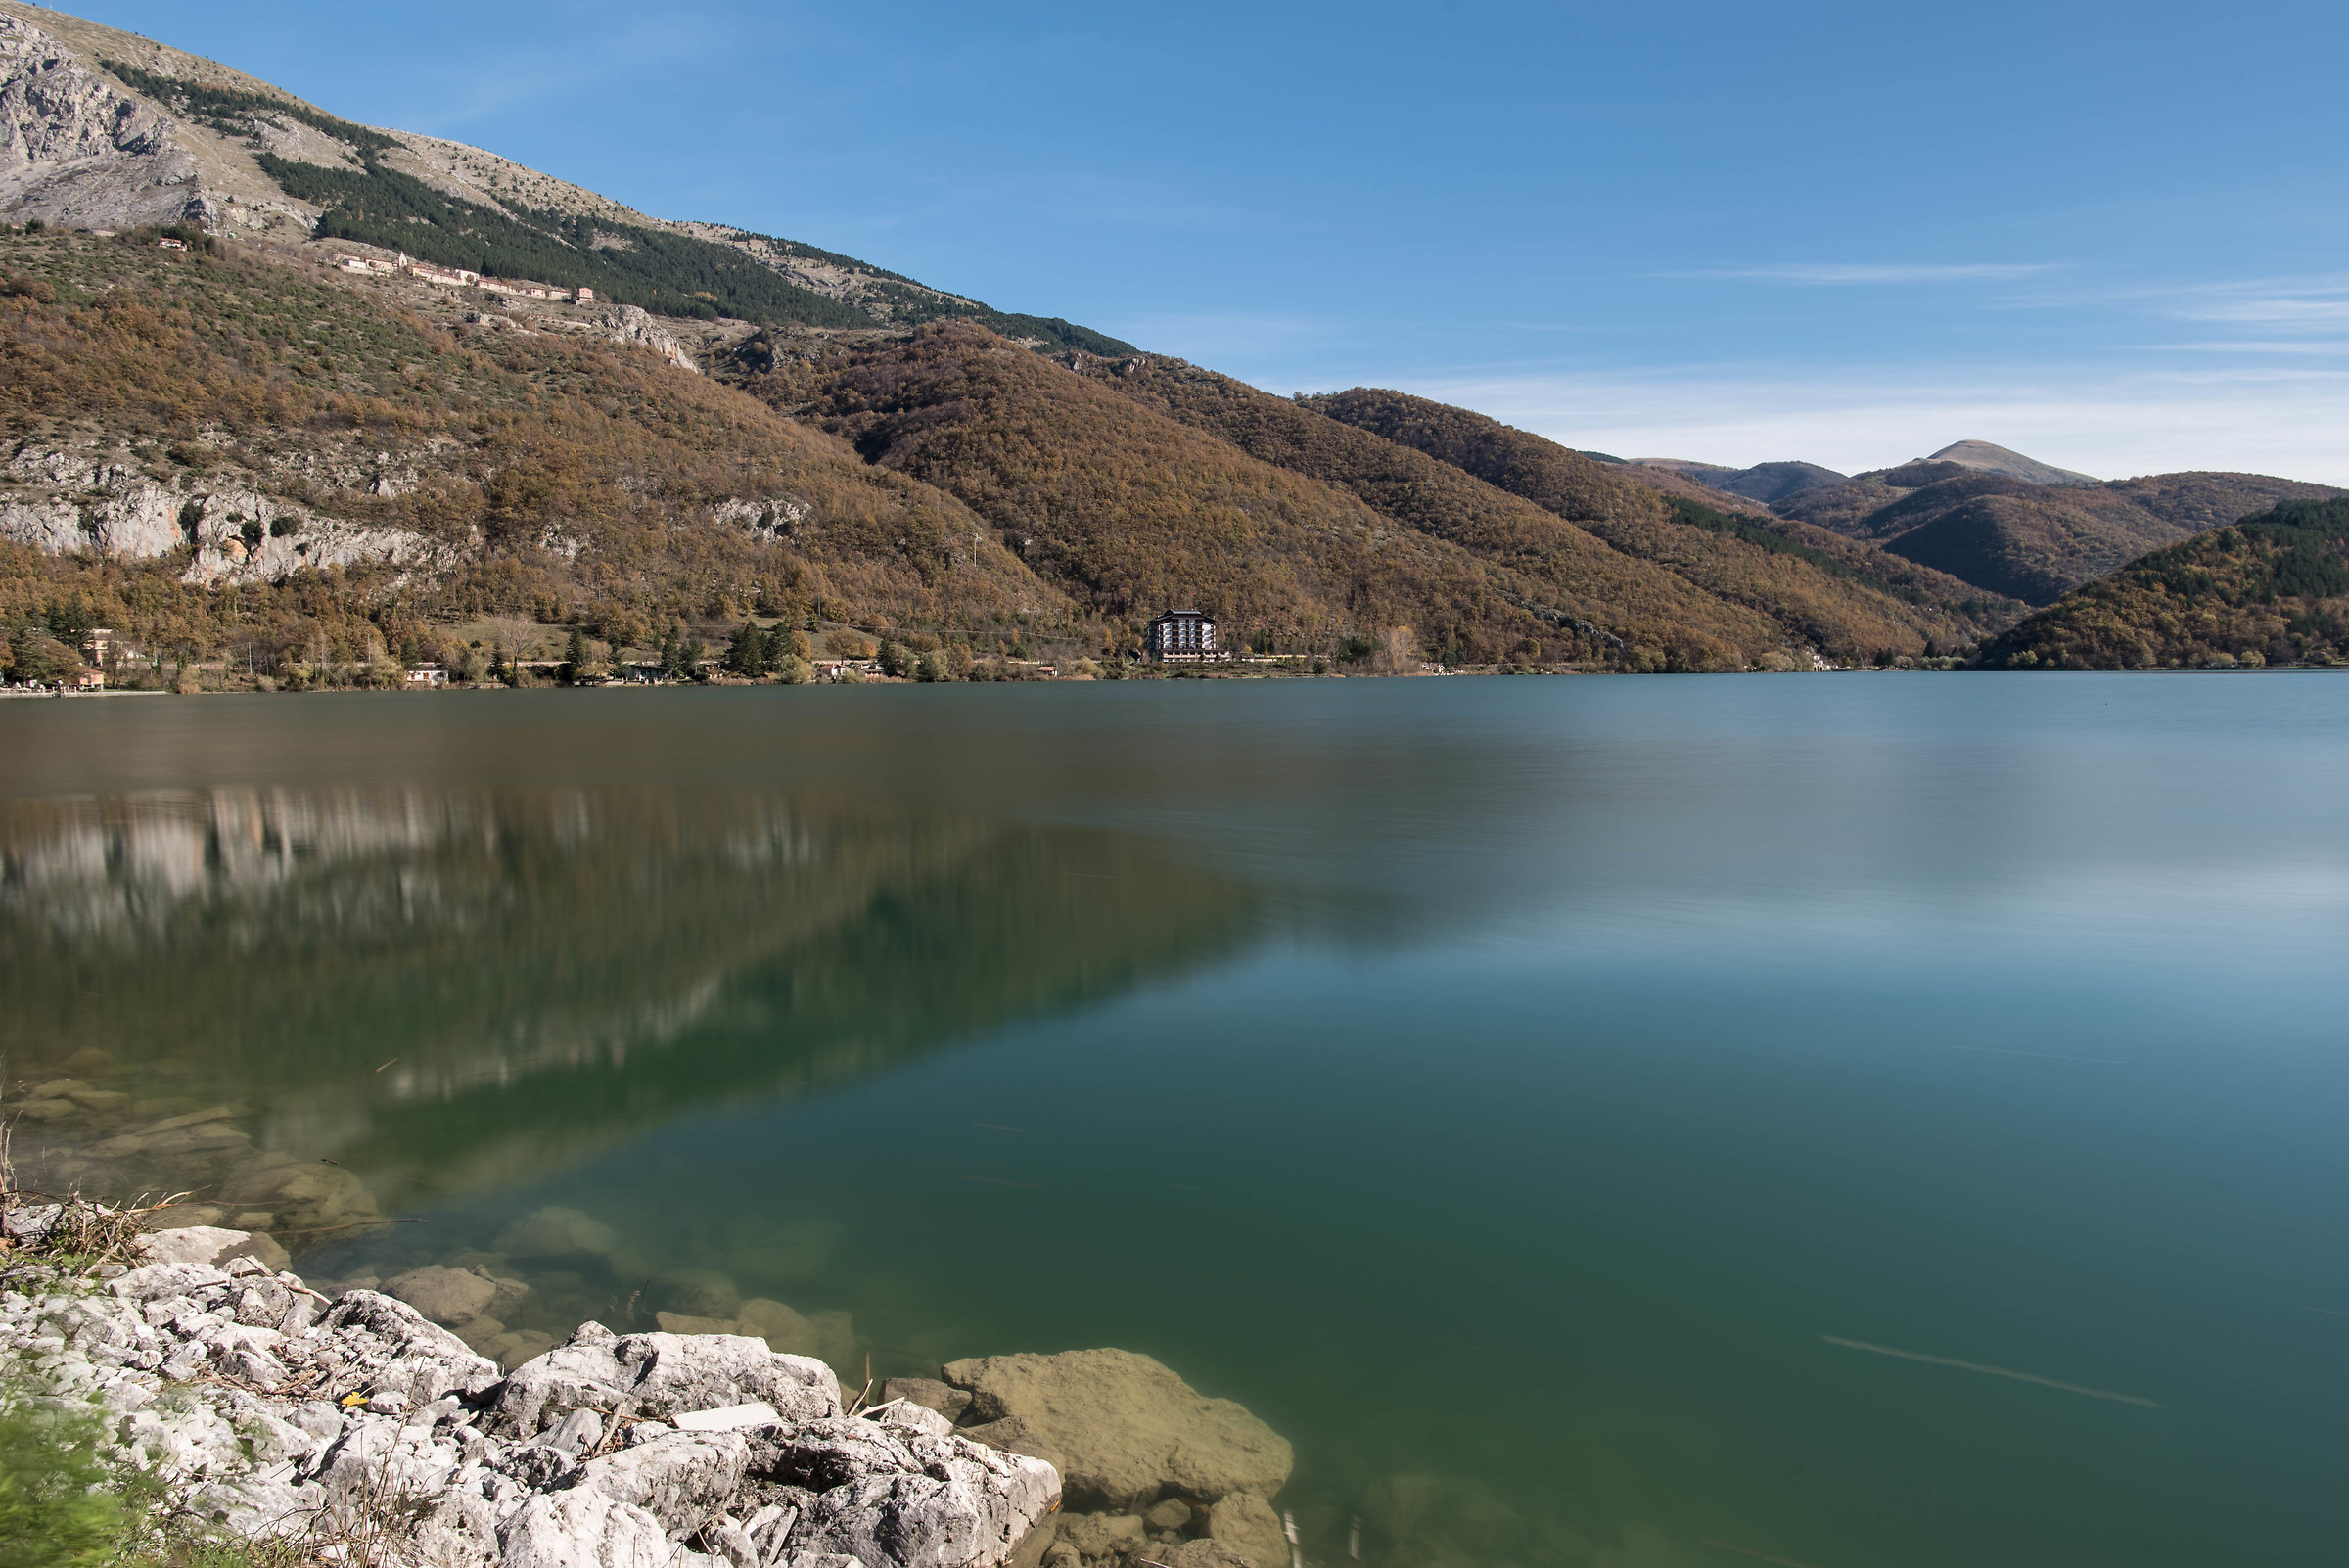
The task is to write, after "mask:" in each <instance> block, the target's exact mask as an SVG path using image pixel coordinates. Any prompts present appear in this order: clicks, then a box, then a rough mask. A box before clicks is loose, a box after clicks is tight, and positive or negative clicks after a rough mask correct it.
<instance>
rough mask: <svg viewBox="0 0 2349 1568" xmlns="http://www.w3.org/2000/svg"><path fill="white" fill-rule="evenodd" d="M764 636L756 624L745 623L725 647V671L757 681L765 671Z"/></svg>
mask: <svg viewBox="0 0 2349 1568" xmlns="http://www.w3.org/2000/svg"><path fill="white" fill-rule="evenodd" d="M767 668H768V667H767V658H766V636H765V634H764V633H763V632H761V631H760V629H759V627H758V625H757V623H753V622H749V621H745V622H744V623H742V629H741V630H740V631H737V632H735V633H734V640H733V641H732V642H730V643H728V644H727V645H726V669H729V670H731V671H733V672H734V673H735V674H737V675H744V676H747V677H749V678H750V679H752V680H757V679H758V678H759V677H760V676H761V675H763V674H765V673H766V671H767Z"/></svg>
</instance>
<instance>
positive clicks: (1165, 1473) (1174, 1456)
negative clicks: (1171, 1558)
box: [944, 1350, 1294, 1514]
mask: <svg viewBox="0 0 2349 1568" xmlns="http://www.w3.org/2000/svg"><path fill="white" fill-rule="evenodd" d="M944 1377H945V1381H946V1382H947V1383H949V1384H951V1385H952V1386H954V1387H955V1388H958V1389H962V1390H964V1391H966V1392H967V1393H969V1395H970V1396H971V1403H970V1408H969V1410H968V1411H967V1412H966V1413H965V1415H964V1425H965V1426H966V1428H968V1429H969V1430H970V1432H971V1435H973V1436H981V1437H982V1441H990V1440H993V1439H1000V1440H1002V1443H1003V1446H1005V1447H1010V1448H1013V1449H1015V1450H1017V1451H1018V1452H1022V1453H1034V1454H1039V1455H1042V1456H1044V1457H1047V1458H1049V1459H1050V1460H1051V1462H1052V1463H1053V1464H1054V1465H1055V1466H1056V1467H1057V1468H1058V1469H1059V1470H1060V1472H1061V1477H1062V1482H1063V1484H1064V1485H1065V1486H1066V1487H1067V1489H1068V1494H1069V1499H1070V1503H1071V1505H1072V1506H1076V1507H1084V1508H1098V1509H1103V1510H1106V1511H1108V1512H1110V1513H1113V1514H1123V1513H1131V1512H1136V1511H1138V1510H1139V1509H1140V1508H1141V1507H1144V1506H1147V1505H1148V1504H1150V1503H1153V1502H1156V1501H1157V1500H1159V1499H1161V1498H1163V1497H1180V1498H1187V1499H1193V1500H1195V1501H1200V1502H1210V1503H1212V1502H1214V1501H1216V1500H1217V1499H1221V1498H1224V1497H1227V1496H1229V1495H1231V1494H1233V1493H1248V1494H1250V1495H1251V1496H1254V1497H1258V1498H1269V1497H1271V1496H1272V1495H1273V1494H1274V1493H1277V1492H1278V1491H1279V1490H1280V1489H1281V1487H1282V1485H1283V1484H1285V1483H1286V1482H1287V1480H1288V1478H1289V1470H1290V1467H1291V1465H1292V1464H1293V1462H1294V1454H1293V1453H1292V1452H1291V1451H1290V1448H1289V1445H1288V1442H1287V1440H1286V1439H1284V1438H1282V1437H1281V1436H1280V1435H1279V1434H1278V1433H1276V1432H1274V1431H1273V1430H1272V1429H1271V1428H1270V1427H1268V1426H1267V1425H1265V1423H1264V1422H1262V1421H1260V1420H1258V1419H1257V1418H1256V1417H1255V1416H1253V1415H1251V1414H1249V1413H1248V1412H1247V1411H1246V1410H1245V1409H1243V1408H1241V1407H1239V1406H1237V1405H1234V1404H1233V1403H1232V1402H1231V1401H1229V1400H1211V1399H1208V1398H1206V1397H1204V1396H1203V1395H1200V1394H1198V1393H1197V1392H1195V1391H1194V1390H1193V1389H1192V1388H1191V1387H1190V1385H1188V1384H1187V1383H1185V1382H1183V1381H1182V1379H1181V1378H1179V1377H1177V1376H1175V1375H1174V1372H1173V1371H1171V1370H1170V1369H1168V1368H1167V1367H1166V1366H1163V1365H1161V1364H1160V1363H1159V1362H1157V1361H1155V1360H1151V1359H1150V1358H1149V1357H1147V1356H1137V1355H1135V1354H1133V1353H1132V1352H1130V1351H1121V1350H1091V1351H1070V1352H1067V1353H1066V1354H1064V1355H1059V1356H990V1357H985V1358H981V1359H977V1360H962V1361H954V1362H951V1363H949V1364H948V1365H947V1366H946V1368H945V1371H944ZM1014 1422H1016V1423H1017V1424H1018V1425H1017V1430H1014V1429H1013V1428H1012V1427H1011V1426H1010V1425H1009V1423H1014ZM982 1434H986V1435H985V1436H982Z"/></svg>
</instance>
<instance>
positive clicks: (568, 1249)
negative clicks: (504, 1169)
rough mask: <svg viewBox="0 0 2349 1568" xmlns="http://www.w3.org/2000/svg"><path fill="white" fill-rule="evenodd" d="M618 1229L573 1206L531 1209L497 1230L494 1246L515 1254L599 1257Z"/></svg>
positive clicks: (616, 1242) (612, 1243)
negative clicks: (572, 1207) (569, 1207)
mask: <svg viewBox="0 0 2349 1568" xmlns="http://www.w3.org/2000/svg"><path fill="white" fill-rule="evenodd" d="M619 1245H620V1232H619V1231H617V1230H614V1229H613V1228H612V1227H611V1226H610V1225H608V1224H605V1223H604V1222H602V1221H601V1220H597V1219H595V1218H593V1217H592V1216H589V1215H585V1214H581V1213H580V1212H579V1211H578V1210H576V1209H563V1208H552V1207H550V1208H545V1209H537V1210H533V1211H531V1212H530V1213H529V1214H526V1215H524V1216H523V1217H522V1218H521V1219H519V1220H516V1221H514V1222H512V1223H511V1224H509V1225H507V1226H506V1227H505V1228H504V1229H503V1230H501V1231H499V1232H498V1233H497V1239H496V1241H495V1242H493V1243H492V1246H493V1247H494V1248H495V1250H497V1251H499V1252H502V1253H508V1254H511V1255H512V1256H514V1257H516V1258H602V1257H606V1256H608V1255H609V1254H610V1253H611V1252H612V1251H613V1249H614V1248H616V1247H618V1246H619Z"/></svg>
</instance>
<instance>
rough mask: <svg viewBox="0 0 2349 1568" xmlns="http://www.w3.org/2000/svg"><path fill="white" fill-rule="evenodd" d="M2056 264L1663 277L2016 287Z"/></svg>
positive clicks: (1810, 266)
mask: <svg viewBox="0 0 2349 1568" xmlns="http://www.w3.org/2000/svg"><path fill="white" fill-rule="evenodd" d="M2060 265H2062V263H2061V262H2056V261H1951V262H1936V261H1920V262H1908V261H1788V262H1783V263H1780V264H1777V265H1773V266H1723V267H1697V268H1690V269H1687V270H1682V271H1676V272H1657V273H1651V274H1650V276H1652V277H1659V278H1731V279H1742V280H1747V281H1751V282H1757V283H1794V284H1808V285H1812V286H1814V287H1831V286H1836V285H1852V284H1863V285H1865V284H1888V283H1890V284H1898V283H2011V282H2013V281H2015V280H2016V279H2018V278H2033V277H2037V276H2039V275H2040V274H2041V273H2044V272H2052V271H2054V270H2056V268H2057V267H2059V266H2060Z"/></svg>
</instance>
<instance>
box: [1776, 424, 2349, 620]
mask: <svg viewBox="0 0 2349 1568" xmlns="http://www.w3.org/2000/svg"><path fill="white" fill-rule="evenodd" d="M2026 461H2027V460H2026ZM2340 493H2341V492H2340V491H2338V490H2336V489H2334V488H2333V487H2332V486H2330V485H2325V484H2304V483H2301V482H2299V481H2295V480H2282V479H2276V478H2273V477H2271V476H2268V475H2263V474H2159V475H2153V476H2150V477H2147V478H2143V479H2132V480H2113V481H2110V482H2088V483H2080V484H2069V483H2067V484H2060V485H2054V484H2045V483H2042V482H2039V481H2034V480H2028V479H2022V478H2018V477H2016V476H2015V475H2012V474H2009V473H2006V472H2004V471H2002V470H1998V469H1993V468H1989V467H1983V466H1968V465H1965V464H1960V463H1957V462H1955V461H1952V460H1948V459H1939V460H1933V459H1927V460H1922V461H1918V462H1914V463H1905V464H1903V465H1902V466H1901V467H1899V468H1895V469H1883V470H1879V471H1877V472H1875V473H1872V474H1858V475H1854V476H1853V477H1852V478H1851V479H1849V480H1847V481H1845V482H1844V483H1843V484H1836V485H1828V486H1825V487H1822V488H1819V489H1813V490H1805V491H1802V492H1800V493H1799V494H1795V495H1791V496H1788V497H1786V498H1785V499H1784V500H1781V501H1779V502H1778V503H1777V504H1776V506H1775V508H1774V510H1775V511H1776V512H1777V513H1778V514H1779V515H1780V516H1782V517H1786V518H1789V519H1793V520H1796V521H1799V522H1804V523H1810V524H1813V525H1815V526H1817V527H1819V528H1823V529H1826V530H1831V531H1833V532H1836V533H1841V534H1844V535H1845V536H1847V537H1850V538H1855V539H1868V540H1872V541H1874V542H1876V543H1878V544H1880V545H1881V546H1882V547H1883V548H1884V549H1886V550H1889V551H1891V552H1892V553H1893V554H1895V555H1901V556H1906V557H1908V558H1909V559H1910V560H1912V561H1916V562H1918V563H1919V564H1921V565H1925V566H1930V567H1934V568H1936V569H1938V570H1940V571H1943V572H1946V573H1949V574H1950V575H1951V576H1957V577H1961V578H1963V579H1964V580H1966V581H1968V582H1972V583H1976V584H1978V585H1980V586H1981V587H1984V588H1987V589H1990V590H1992V591H1994V592H1999V593H2004V594H2008V595H2011V596H2012V597H2014V598H2017V599H2021V600H2023V601H2024V602H2025V603H2028V604H2034V605H2045V604H2051V603H2053V602H2054V601H2055V600H2056V599H2057V598H2059V597H2060V596H2062V595H2063V594H2064V593H2066V592H2068V591H2069V590H2071V589H2073V588H2076V587H2078V586H2079V585H2080V584H2082V583H2084V582H2088V581H2092V580H2094V579H2095V578H2096V577H2099V576H2103V575H2104V574H2105V573H2107V572H2110V571H2112V570H2113V569H2114V568H2116V567H2118V566H2120V565H2122V564H2123V563H2125V562H2127V561H2131V560H2134V559H2135V558H2136V557H2138V556H2140V555H2142V554H2144V553H2145V552H2146V551H2147V550H2153V549H2158V548H2160V547H2161V546H2163V545H2165V544H2171V543H2174V542H2176V541H2177V540H2179V539H2182V538H2185V537H2187V536H2188V535H2189V534H2192V533H2195V532H2197V531H2199V530H2204V529H2209V528H2216V527H2220V526H2223V525H2225V524H2229V523H2233V522H2234V521H2235V520H2237V519H2238V518H2243V517H2248V516H2250V515H2251V514H2253V513H2255V512H2259V511H2262V510H2264V509H2266V508H2268V507H2271V506H2274V505H2275V504H2276V503H2277V502H2279V501H2283V500H2292V499H2303V500H2317V499H2323V498H2325V497H2327V496H2332V495H2337V494H2340Z"/></svg>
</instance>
